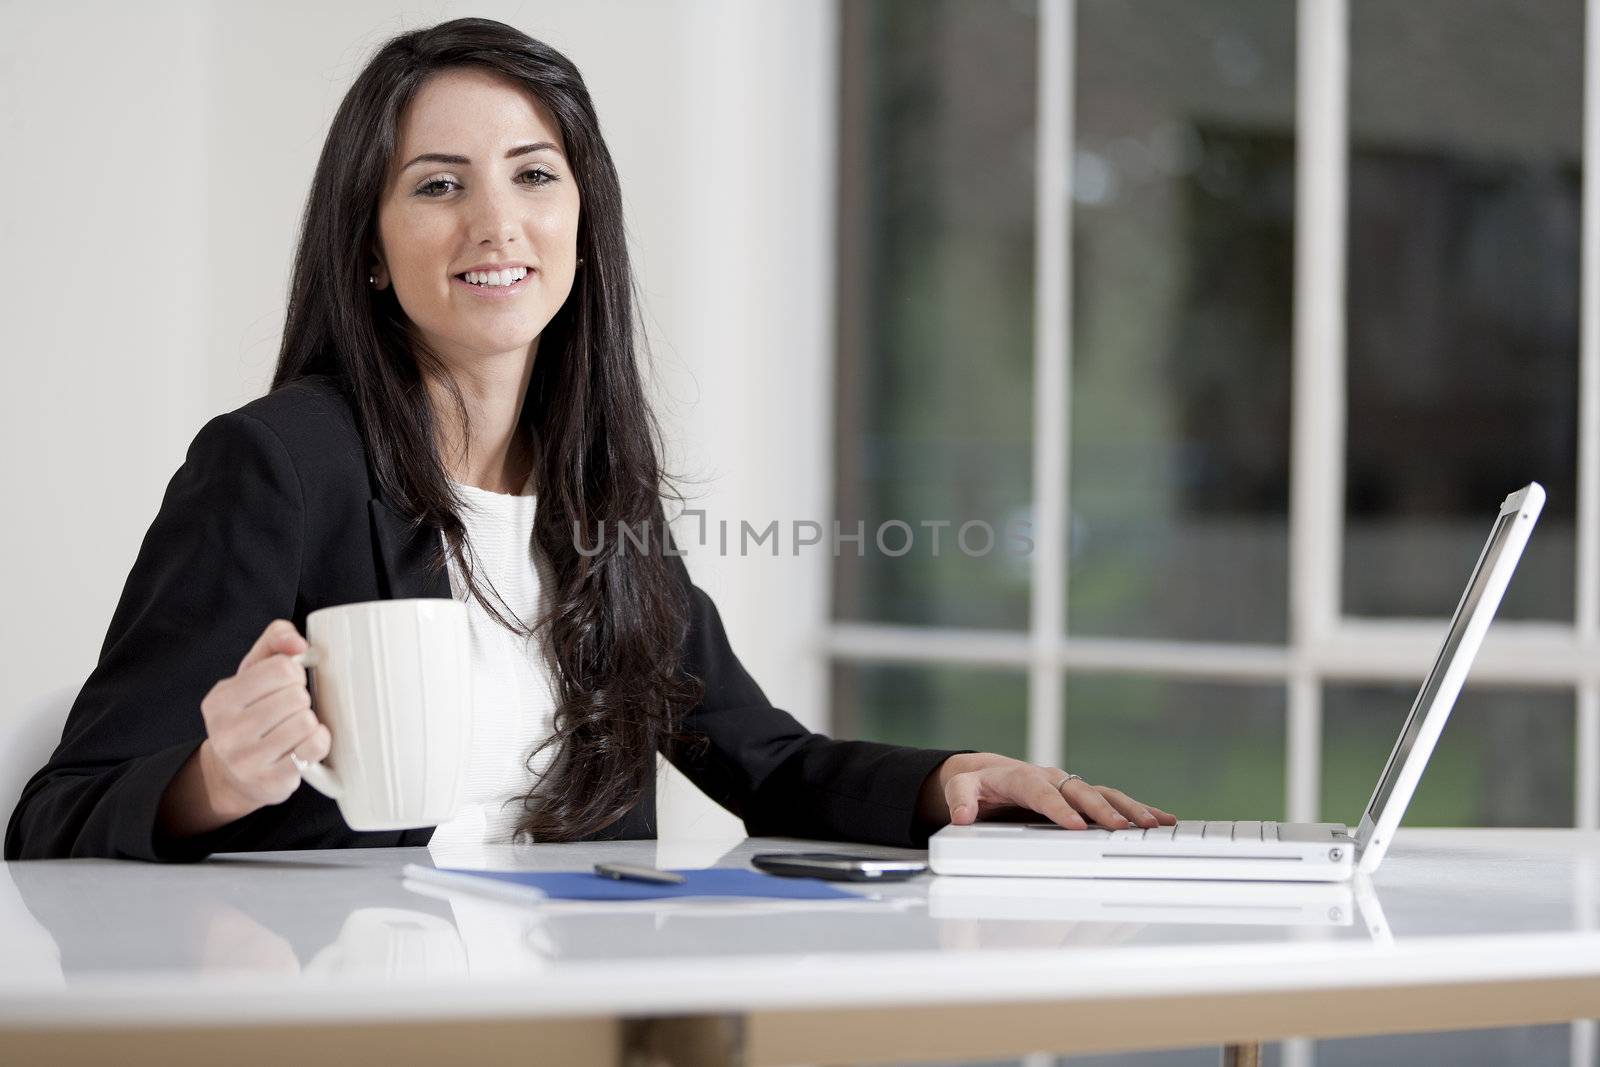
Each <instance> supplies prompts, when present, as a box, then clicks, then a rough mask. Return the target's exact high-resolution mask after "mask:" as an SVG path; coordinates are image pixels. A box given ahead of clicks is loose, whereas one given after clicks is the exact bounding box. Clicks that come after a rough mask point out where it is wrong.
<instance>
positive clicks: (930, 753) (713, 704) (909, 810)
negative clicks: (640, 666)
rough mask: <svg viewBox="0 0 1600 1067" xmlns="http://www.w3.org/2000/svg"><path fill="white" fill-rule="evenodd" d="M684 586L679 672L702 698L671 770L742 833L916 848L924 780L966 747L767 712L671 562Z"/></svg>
mask: <svg viewBox="0 0 1600 1067" xmlns="http://www.w3.org/2000/svg"><path fill="white" fill-rule="evenodd" d="M671 558H672V559H673V560H674V561H675V565H676V568H675V569H677V570H678V571H679V577H680V580H681V581H682V582H683V584H684V585H686V586H687V587H688V591H689V597H690V629H689V637H688V641H687V653H686V656H685V666H686V669H687V670H688V671H689V672H690V673H692V674H695V675H697V676H698V677H699V678H700V679H701V681H702V682H704V684H705V695H704V697H703V698H702V699H701V702H700V704H699V705H698V706H696V707H695V708H694V710H693V711H691V712H690V713H689V715H688V716H687V717H686V719H685V721H684V724H683V728H684V732H685V733H688V734H691V735H696V736H698V737H700V738H703V739H704V741H703V744H701V745H700V746H698V747H697V746H693V745H678V746H674V748H673V749H672V750H670V751H669V752H668V758H669V759H670V760H671V761H672V764H673V765H674V766H675V767H677V768H678V769H679V770H680V771H682V772H683V773H684V775H685V776H687V777H688V778H689V780H690V781H692V782H694V783H695V785H697V786H699V787H700V789H702V790H703V791H704V792H705V793H706V794H707V795H708V796H710V797H711V799H713V800H715V801H716V802H717V803H718V804H721V805H722V806H723V807H725V808H727V809H728V810H729V811H731V812H733V813H734V814H735V815H737V816H739V817H740V818H741V819H743V820H744V825H745V831H746V832H747V833H749V834H750V835H751V836H752V837H763V836H774V837H803V838H814V839H823V840H834V841H861V842H867V843H871V844H880V845H896V846H900V847H903V848H926V847H927V844H928V835H929V834H930V833H932V831H933V830H935V829H937V827H936V826H929V825H926V824H923V823H922V822H921V821H920V820H919V819H918V818H917V798H918V795H919V794H920V793H921V790H922V784H923V782H924V781H925V780H926V779H927V777H928V775H930V774H932V773H933V772H934V771H935V770H936V769H937V768H938V766H939V765H940V764H941V763H943V762H944V761H945V760H946V759H948V758H949V757H950V756H953V755H956V754H958V753H959V752H970V751H972V750H971V749H931V748H908V747H904V746H899V745H886V744H880V743H878V742H875V741H843V740H835V739H833V738H831V737H828V736H826V735H825V734H820V733H816V732H813V731H811V730H808V729H807V728H806V727H805V726H803V725H801V724H800V722H798V721H797V720H796V719H795V718H794V716H792V715H790V714H789V713H788V712H787V711H783V710H782V709H780V708H775V707H773V706H772V703H771V701H769V700H768V699H767V698H766V695H765V694H763V693H762V691H761V688H760V687H759V686H758V685H756V683H755V680H754V679H752V678H751V677H750V675H749V673H748V672H746V671H745V669H744V667H743V666H742V665H741V664H740V662H739V660H738V657H736V656H735V655H734V654H733V649H732V647H731V646H730V645H729V643H728V635H727V633H726V631H725V630H724V629H723V626H722V618H721V615H720V614H719V613H718V611H717V607H716V605H715V604H714V603H713V602H712V600H711V597H710V596H708V595H707V594H706V592H705V591H704V590H703V589H701V588H700V587H699V586H697V585H695V584H694V583H693V582H692V581H690V579H689V573H688V568H687V567H685V566H684V564H683V561H682V559H681V558H680V557H678V556H672V557H671Z"/></svg>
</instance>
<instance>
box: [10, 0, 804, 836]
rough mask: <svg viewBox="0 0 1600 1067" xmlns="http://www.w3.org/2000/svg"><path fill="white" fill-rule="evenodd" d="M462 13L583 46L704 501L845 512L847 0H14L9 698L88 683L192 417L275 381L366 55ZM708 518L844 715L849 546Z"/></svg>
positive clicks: (766, 650) (575, 54) (770, 509)
mask: <svg viewBox="0 0 1600 1067" xmlns="http://www.w3.org/2000/svg"><path fill="white" fill-rule="evenodd" d="M466 14H472V15H482V16H485V17H489V18H497V19H500V20H502V21H505V22H508V23H511V24H512V25H515V26H518V27H519V28H521V29H523V30H524V31H526V32H527V33H529V34H531V35H533V36H534V37H538V38H541V39H543V40H545V41H547V42H548V43H550V44H552V45H554V46H555V47H557V48H559V49H561V50H562V51H563V52H565V53H566V54H567V55H568V56H569V57H570V58H571V59H572V60H573V61H574V62H575V63H576V64H577V65H578V67H579V68H580V69H581V70H582V71H583V73H584V76H585V78H586V80H587V82H588V84H589V88H590V90H591V93H592V94H593V96H594V99H595V103H596V107H597V109H598V111H599V114H600V119H601V123H602V127H603V131H604V133H605V136H606V138H607V141H608V143H609V145H610V147H611V150H612V153H613V154H614V156H615V157H616V161H617V165H618V167H619V169H620V171H621V174H622V183H623V191H624V197H625V204H626V211H627V225H628V232H629V235H630V239H631V242H632V247H633V252H634V256H635V265H636V268H637V270H638V274H639V278H640V283H641V287H642V289H643V292H644V294H645V297H644V309H643V310H644V313H645V316H646V321H647V324H648V329H649V337H650V341H651V344H652V349H653V353H654V362H653V365H652V367H651V368H650V371H651V373H652V374H653V376H654V378H653V380H654V382H655V383H656V388H657V395H658V407H659V411H660V415H661V418H662V422H663V426H664V428H665V429H666V431H667V434H668V436H669V439H670V441H669V452H668V456H667V460H668V465H669V467H670V468H671V469H672V470H673V471H675V472H677V473H680V474H683V475H685V476H687V478H688V479H690V480H691V481H692V484H691V485H690V486H689V488H691V489H693V490H694V492H695V494H696V497H695V499H694V500H693V501H692V506H697V507H703V508H705V509H706V510H707V512H708V518H709V519H710V520H711V522H713V523H714V522H715V521H716V520H718V519H719V518H725V519H727V520H728V521H729V522H730V523H731V524H732V526H733V527H734V528H735V529H736V528H737V525H738V522H739V520H740V519H741V518H744V519H748V520H750V521H751V522H752V523H754V524H755V525H757V526H762V525H765V523H766V522H768V521H770V520H772V519H779V520H781V521H782V522H784V523H785V525H787V524H788V523H789V522H790V521H791V520H793V519H800V518H813V519H817V520H818V521H823V522H826V521H828V519H829V518H830V509H829V473H828V472H829V463H828V456H829V448H830V447H831V441H830V440H829V436H828V421H829V420H828V419H827V410H828V396H829V389H830V387H831V386H830V382H831V356H830V353H831V322H832V307H831V297H832V273H831V272H832V264H831V256H832V234H833V188H834V173H835V171H834V154H833V133H832V130H833V123H834V106H835V104H834V100H835V97H834V88H833V82H834V78H833V64H834V35H835V26H834V9H833V6H832V5H830V4H824V3H812V2H808V0H792V2H784V3H765V4H762V5H759V6H758V5H747V4H741V3H736V2H717V0H702V2H689V0H680V2H675V3H645V2H621V0H605V2H576V0H574V2H559V3H557V2H551V3H517V4H511V3H475V4H472V5H462V4H454V3H441V4H430V5H426V6H418V7H415V8H412V7H407V6H404V5H399V4H391V3H379V2H373V0H369V2H354V3H339V4H328V3H314V4H313V3H304V2H301V3H273V4H270V5H269V4H266V3H253V4H244V3H212V4H201V3H167V4H142V5H138V6H137V7H136V8H133V9H129V8H127V7H125V6H122V5H116V4H109V3H79V4H75V5H72V6H69V7H56V8H53V9H52V8H42V7H35V6H32V5H29V6H27V7H24V6H23V5H21V4H16V3H6V4H4V6H0V128H3V136H0V164H4V173H5V175H6V176H7V178H8V184H9V194H10V195H8V196H6V197H5V198H4V201H3V203H0V241H3V243H4V247H5V249H6V255H5V257H4V263H3V264H0V271H3V272H4V273H3V274H0V309H3V311H4V315H3V317H0V339H3V341H0V344H3V347H0V353H3V359H4V370H5V376H6V385H7V388H6V389H4V390H3V391H0V435H3V436H0V441H3V443H4V446H5V450H6V451H5V454H6V456H7V457H8V461H7V462H6V464H5V465H4V470H3V474H0V477H3V478H4V492H5V497H6V499H7V500H9V501H13V503H12V504H11V505H10V506H9V509H8V511H9V520H10V521H8V522H6V523H5V524H4V525H3V526H0V549H3V551H4V558H5V559H6V560H7V561H9V565H10V566H9V572H10V575H11V581H10V592H11V595H10V596H9V597H8V598H7V599H6V601H5V604H4V608H3V610H0V641H3V643H4V647H5V649H6V651H7V656H8V664H7V668H8V669H7V670H6V672H5V679H4V682H3V685H4V690H3V697H4V699H3V700H0V717H3V716H7V715H14V714H15V713H16V711H17V709H18V708H20V707H21V706H22V704H23V703H24V702H25V701H27V700H29V699H31V698H33V697H35V696H36V695H37V694H39V693H41V692H44V691H46V690H49V689H51V688H53V687H56V686H59V685H64V684H65V685H78V684H81V682H82V680H83V678H84V677H85V676H86V675H87V673H88V671H89V670H90V669H91V668H92V666H93V664H94V661H95V657H96V655H97V653H98V651H99V647H100V642H101V641H102V639H103V638H104V635H105V628H106V625H107V623H108V622H109V620H110V616H111V611H112V608H113V607H114V605H115V603H116V600H117V597H118V595H119V594H120V592H121V589H122V583H123V581H124V579H125V578H126V575H127V571H128V568H129V566H130V565H131V564H132V561H133V558H134V554H135V552H136V550H137V548H138V544H139V541H140V539H141V538H142V536H143V534H144V531H145V529H146V527H147V526H148V524H149V522H150V520H151V519H152V518H153V517H154V515H155V511H156V508H157V506H158V504H159V502H160V498H161V494H162V491H163V489H164V488H165V485H166V483H167V480H168V479H169V478H170V477H171V475H172V473H173V471H174V470H175V469H176V468H177V466H178V464H179V463H180V462H181V461H182V457H183V452H184V450H185V448H186V447H187V445H188V442H189V440H190V439H191V438H192V436H193V435H194V433H195V431H196V430H198V429H199V427H200V426H201V425H202V424H203V423H204V422H205V421H206V419H207V418H209V417H210V416H211V415H213V414H216V413H217V412H220V411H224V410H228V409H231V408H233V407H237V406H238V405H240V404H242V403H245V402H246V401H248V400H249V399H251V398H253V397H255V396H259V395H260V394H261V393H262V392H263V391H264V390H265V389H266V386H267V383H268V381H269V380H270V378H271V375H272V369H273V365H274V362H275V360H276V355H277V345H278V339H279V335H280V331H281V329H282V322H283V311H284V300H285V287H286V282H287V278H288V272H289V263H290V257H291V254H292V252H293V248H294V240H295V231H296V227H297V225H298V219H299V212H300V209H301V207H302V205H303V203H304V197H305V194H306V190H307V186H308V184H309V180H310V177H311V172H312V169H313V167H314V165H315V161H316V157H317V153H318V151H319V150H320V147H321V143H322V138H323V136H324V135H325V133H326V130H327V124H328V121H329V119H330V118H331V116H332V114H333V111H334V109H335V108H336V107H337V105H338V101H339V99H340V98H341V96H342V95H343V93H344V91H345V89H346V88H347V87H348V85H349V84H350V81H351V80H352V79H353V77H354V76H355V73H356V72H357V71H358V70H359V69H360V67H361V65H362V64H363V63H364V61H365V60H366V59H367V58H368V57H369V56H370V55H371V53H372V51H373V50H374V49H375V48H376V47H377V46H378V45H379V44H380V43H381V42H382V41H383V40H385V39H386V38H388V37H389V36H391V35H393V34H395V33H398V32H402V31H404V30H407V29H412V28H415V27H418V26H422V25H428V24H431V23H433V22H436V21H441V20H444V19H447V18H453V17H457V16H460V15H466ZM68 265H71V266H70V267H69V266H68ZM72 267H76V270H73V269H71V268H72ZM73 274H76V275H77V276H78V277H80V278H81V279H82V280H79V281H70V282H69V281H67V280H66V278H67V277H68V276H70V275H73ZM685 529H686V530H689V532H688V533H686V532H685V530H680V537H687V538H688V539H689V541H688V546H687V547H688V548H689V549H690V558H689V561H688V562H689V567H690V570H691V572H692V573H693V574H694V576H695V579H696V581H697V582H698V583H699V584H700V585H701V586H702V587H704V588H705V589H706V590H707V591H708V592H710V593H711V595H712V596H713V597H714V598H715V600H716V601H717V603H718V605H719V606H720V608H721V610H722V614H723V618H724V621H725V622H726V624H727V626H728V630H729V633H730V636H731V639H732V641H733V644H734V647H735V649H736V651H737V652H738V653H739V655H740V658H741V659H742V660H743V661H744V663H745V665H746V666H747V667H748V668H749V670H750V672H751V674H752V675H753V676H754V677H755V678H756V679H757V680H758V681H759V682H760V683H761V685H762V687H763V688H764V689H765V690H766V692H767V695H768V696H769V697H770V698H771V699H772V700H773V702H774V703H776V704H777V705H778V706H780V707H783V708H787V709H788V710H790V711H792V712H793V713H795V714H796V716H797V717H799V718H800V719H801V720H802V721H803V722H806V723H807V724H808V725H812V726H816V727H820V726H821V725H822V724H823V723H824V722H825V721H826V710H825V708H824V706H823V702H824V700H825V692H826V690H825V687H824V684H823V679H824V672H823V668H822V661H821V658H820V653H819V648H820V640H819V633H820V628H821V626H822V623H823V619H824V613H825V599H824V594H825V581H826V575H827V559H826V557H825V556H824V555H823V554H821V553H819V552H818V551H817V550H816V549H811V550H808V553H807V554H804V555H802V556H800V557H792V556H785V557H782V558H779V559H772V558H770V557H762V556H751V557H745V558H740V557H739V556H737V555H733V556H731V557H728V558H718V557H717V556H716V554H715V553H716V546H715V541H714V539H713V540H712V541H711V542H710V543H709V544H707V545H706V546H705V547H703V548H697V546H696V545H695V544H694V541H693V537H692V529H689V528H687V527H686V528H685ZM662 804H663V812H662V819H663V834H664V835H669V834H684V833H693V834H713V833H725V832H737V830H738V824H737V823H736V822H735V821H734V820H732V819H730V818H727V817H725V816H723V815H722V813H721V812H720V809H716V808H715V806H714V805H711V804H710V803H709V802H708V801H705V800H704V798H703V797H699V796H698V795H697V794H695V793H694V791H693V790H691V789H689V788H687V787H686V784H685V783H684V782H683V781H682V780H681V779H675V778H669V779H667V780H666V781H664V783H663V796H662Z"/></svg>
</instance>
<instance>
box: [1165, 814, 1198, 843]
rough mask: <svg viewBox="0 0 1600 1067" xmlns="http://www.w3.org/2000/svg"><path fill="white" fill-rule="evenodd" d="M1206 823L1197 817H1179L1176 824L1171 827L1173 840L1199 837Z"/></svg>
mask: <svg viewBox="0 0 1600 1067" xmlns="http://www.w3.org/2000/svg"><path fill="white" fill-rule="evenodd" d="M1205 828H1206V824H1205V823H1203V822H1200V821H1199V820H1198V819H1179V820H1178V825H1177V826H1175V827H1174V828H1173V834H1172V837H1173V840H1175V841H1181V840H1183V839H1185V838H1191V837H1200V836H1201V835H1202V834H1203V833H1204V832H1205Z"/></svg>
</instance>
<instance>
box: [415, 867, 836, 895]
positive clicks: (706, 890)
mask: <svg viewBox="0 0 1600 1067" xmlns="http://www.w3.org/2000/svg"><path fill="white" fill-rule="evenodd" d="M403 873H404V875H405V877H407V878H411V879H413V880H415V881H418V882H423V883H426V884H428V885H435V886H441V887H448V888H452V889H465V890H471V891H474V892H480V893H488V894H490V895H492V896H497V897H504V898H509V899H514V900H522V901H534V900H671V899H674V898H679V897H762V898H775V899H780V900H860V899H861V895H860V894H858V893H850V892H847V891H845V890H843V889H839V888H837V887H835V886H831V885H829V884H828V883H827V882H824V881H821V880H820V879H816V878H784V877H779V876H777V875H771V874H763V873H761V872H760V871H751V870H745V869H743V868H739V867H710V868H706V869H703V870H697V869H691V870H679V871H675V872H673V873H675V874H681V875H683V877H684V881H683V883H682V884H681V885H664V884H655V883H651V882H634V881H618V880H616V879H614V878H605V877H602V876H601V875H598V874H593V873H590V872H588V871H482V870H465V869H462V868H459V867H423V866H420V865H418V864H415V863H408V864H406V866H405V870H404V872H403Z"/></svg>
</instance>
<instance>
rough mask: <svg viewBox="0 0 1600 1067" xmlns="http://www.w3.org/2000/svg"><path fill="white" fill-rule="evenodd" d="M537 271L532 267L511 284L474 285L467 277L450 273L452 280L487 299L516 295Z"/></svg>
mask: <svg viewBox="0 0 1600 1067" xmlns="http://www.w3.org/2000/svg"><path fill="white" fill-rule="evenodd" d="M537 273H538V271H536V270H533V269H531V268H530V269H529V271H528V273H527V274H524V275H523V276H522V277H520V278H518V279H517V280H516V281H514V282H512V283H511V284H510V285H473V284H472V283H471V282H469V281H467V280H466V279H465V278H460V277H457V276H456V275H454V274H452V275H450V280H451V281H452V282H455V283H456V284H457V285H459V286H461V287H462V288H464V289H469V290H471V291H472V295H474V296H481V297H483V298H484V299H485V300H504V299H505V298H506V297H509V296H515V295H516V294H517V293H520V292H522V287H523V286H524V285H527V284H528V279H530V278H532V277H533V276H534V275H535V274H537Z"/></svg>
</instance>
